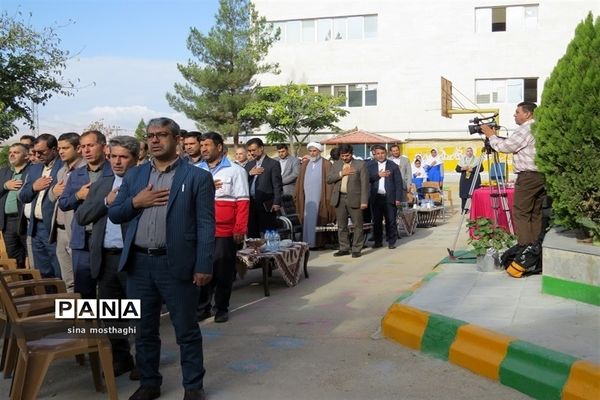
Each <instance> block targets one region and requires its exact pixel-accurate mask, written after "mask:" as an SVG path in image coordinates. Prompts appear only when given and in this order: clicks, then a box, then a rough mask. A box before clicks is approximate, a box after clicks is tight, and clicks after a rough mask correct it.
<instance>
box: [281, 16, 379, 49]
mask: <svg viewBox="0 0 600 400" xmlns="http://www.w3.org/2000/svg"><path fill="white" fill-rule="evenodd" d="M272 23H273V26H274V28H275V29H277V28H279V29H280V30H281V34H280V36H279V41H280V42H285V43H298V42H315V41H316V42H327V41H330V40H363V39H372V38H375V37H377V15H356V16H351V17H332V18H318V19H303V20H290V21H273V22H272Z"/></svg>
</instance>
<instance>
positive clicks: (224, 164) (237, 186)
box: [197, 132, 250, 322]
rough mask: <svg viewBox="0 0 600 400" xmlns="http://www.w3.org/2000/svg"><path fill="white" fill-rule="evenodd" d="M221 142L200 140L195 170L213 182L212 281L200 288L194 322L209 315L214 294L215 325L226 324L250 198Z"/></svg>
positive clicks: (211, 135)
mask: <svg viewBox="0 0 600 400" xmlns="http://www.w3.org/2000/svg"><path fill="white" fill-rule="evenodd" d="M223 146H224V144H223V138H222V137H221V135H219V134H218V133H216V132H206V133H204V134H202V137H201V138H200V149H201V152H202V161H201V162H200V163H199V164H197V165H198V167H200V168H202V169H205V170H206V171H209V172H210V173H211V174H212V176H213V179H214V181H215V187H216V192H215V220H216V221H215V222H216V233H215V236H216V238H215V251H214V253H213V279H212V281H211V282H210V284H208V285H206V286H204V287H202V294H201V296H200V304H199V306H198V319H199V320H203V319H206V318H209V317H210V316H211V315H212V296H213V294H214V299H215V301H214V303H215V309H216V312H215V322H227V321H228V320H229V299H230V297H231V288H232V285H233V278H234V276H235V253H236V244H238V243H241V242H242V241H243V240H244V235H245V234H246V231H247V229H248V211H249V207H250V197H249V188H248V175H247V173H246V171H245V170H244V168H242V167H240V166H239V165H237V164H235V163H233V162H231V161H229V159H228V158H227V157H226V156H225V155H224V152H223Z"/></svg>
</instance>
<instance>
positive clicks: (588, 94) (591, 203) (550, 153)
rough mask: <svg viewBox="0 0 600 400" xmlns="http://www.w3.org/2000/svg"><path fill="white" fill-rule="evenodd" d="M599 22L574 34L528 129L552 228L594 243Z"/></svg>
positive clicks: (599, 233)
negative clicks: (579, 230)
mask: <svg viewBox="0 0 600 400" xmlns="http://www.w3.org/2000/svg"><path fill="white" fill-rule="evenodd" d="M598 60H600V19H598V18H597V19H596V21H595V22H594V19H593V17H592V14H591V13H590V14H588V16H587V18H586V19H585V20H584V21H582V22H581V23H580V24H579V26H578V27H577V29H576V30H575V37H574V38H573V40H572V41H571V43H570V44H569V46H568V48H567V52H566V53H565V55H564V56H563V57H562V58H561V59H560V60H559V61H558V63H557V65H556V66H555V68H554V70H553V71H552V74H551V75H550V77H549V78H548V80H547V81H546V83H545V85H544V91H543V94H542V102H541V105H540V107H538V108H537V109H536V112H535V118H536V123H535V124H534V126H533V131H534V135H535V138H536V150H537V158H536V163H537V165H538V167H539V168H540V170H541V171H542V172H543V173H544V174H545V177H546V189H547V191H548V194H549V195H550V197H551V198H552V200H553V204H552V208H553V210H554V214H555V220H556V222H557V223H558V224H560V225H563V226H565V227H567V228H576V227H579V226H585V227H587V229H588V230H590V231H591V232H592V233H593V235H594V237H595V238H594V240H595V241H600V179H599V175H598V174H599V172H598V171H600V157H599V156H598V155H599V154H600V62H599V61H598Z"/></svg>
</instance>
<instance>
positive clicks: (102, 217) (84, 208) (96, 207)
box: [75, 175, 127, 279]
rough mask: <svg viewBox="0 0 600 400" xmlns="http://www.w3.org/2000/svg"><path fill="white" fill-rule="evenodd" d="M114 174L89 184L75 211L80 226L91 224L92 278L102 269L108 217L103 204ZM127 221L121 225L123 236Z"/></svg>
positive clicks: (106, 208) (106, 209)
mask: <svg viewBox="0 0 600 400" xmlns="http://www.w3.org/2000/svg"><path fill="white" fill-rule="evenodd" d="M114 181H115V176H114V175H112V176H102V177H100V179H98V180H97V181H96V182H94V183H93V184H92V186H90V192H89V193H88V196H87V198H86V199H85V201H84V202H83V203H81V205H79V208H77V211H75V220H76V221H77V223H78V224H79V225H81V226H86V225H87V224H93V225H92V237H91V239H90V268H91V270H92V278H94V279H96V278H98V275H100V270H101V269H102V261H103V257H102V247H103V244H104V233H105V230H106V219H107V218H108V207H106V205H104V198H105V197H106V196H107V195H108V193H109V192H110V191H111V190H112V185H113V183H114ZM126 231H127V223H125V224H122V225H121V233H122V234H123V237H125V232H126Z"/></svg>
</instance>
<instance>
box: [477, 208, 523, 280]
mask: <svg viewBox="0 0 600 400" xmlns="http://www.w3.org/2000/svg"><path fill="white" fill-rule="evenodd" d="M467 228H469V232H471V235H470V236H471V237H470V238H469V241H468V243H469V244H470V245H471V246H473V250H474V252H475V254H476V255H477V267H478V268H479V269H480V270H482V271H488V270H491V269H494V264H499V260H498V258H499V257H498V255H499V254H500V251H501V250H505V249H508V248H509V247H511V246H513V245H514V244H515V242H516V237H515V235H512V234H510V233H509V232H507V231H505V230H504V229H503V228H501V227H499V226H497V225H495V224H494V223H493V222H492V220H490V219H489V218H485V217H479V218H477V219H474V220H469V221H468V222H467ZM486 255H489V257H492V258H493V260H494V261H493V262H491V264H492V265H491V266H490V265H489V264H490V262H487V263H486V262H485V260H484V257H485V256H486Z"/></svg>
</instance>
